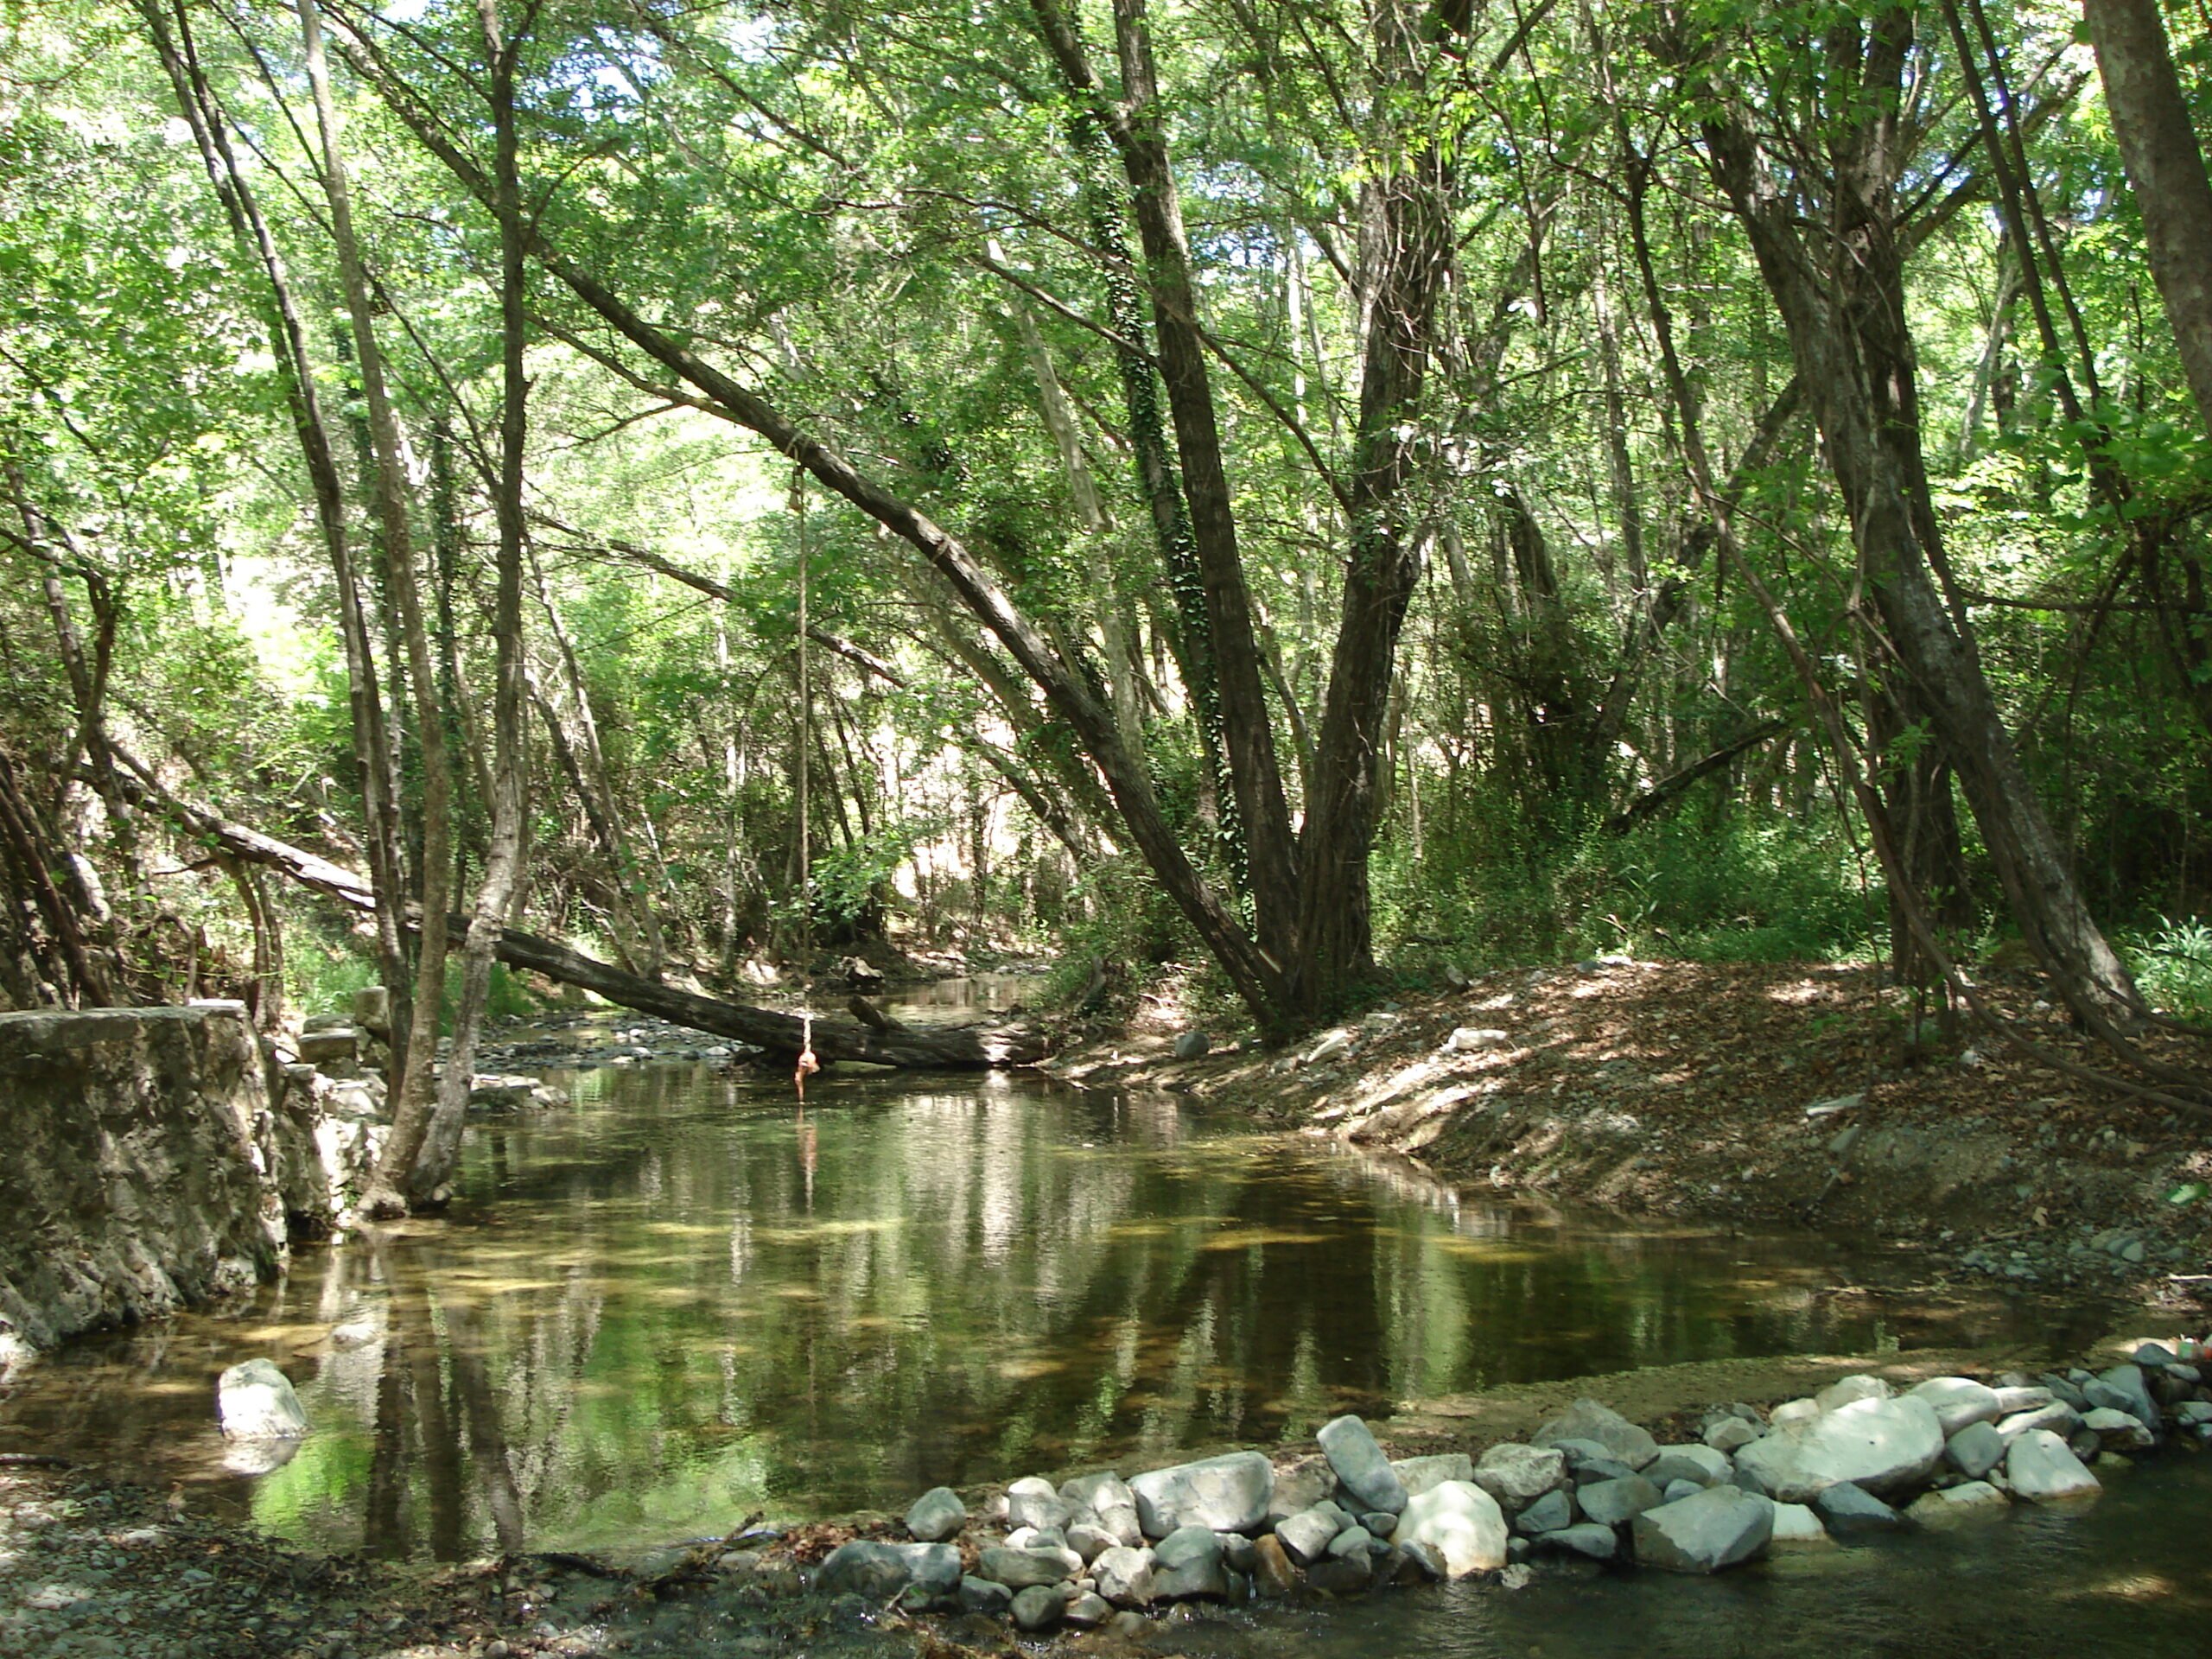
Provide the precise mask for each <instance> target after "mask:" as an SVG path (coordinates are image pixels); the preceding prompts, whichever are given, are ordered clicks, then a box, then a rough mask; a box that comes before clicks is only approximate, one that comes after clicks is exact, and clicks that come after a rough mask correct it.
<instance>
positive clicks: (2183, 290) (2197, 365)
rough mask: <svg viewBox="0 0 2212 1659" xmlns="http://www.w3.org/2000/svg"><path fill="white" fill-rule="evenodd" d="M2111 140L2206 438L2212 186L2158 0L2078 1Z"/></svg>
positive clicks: (2209, 422)
mask: <svg viewBox="0 0 2212 1659" xmlns="http://www.w3.org/2000/svg"><path fill="white" fill-rule="evenodd" d="M2082 16H2085V17H2086V18H2088V23H2089V38H2090V40H2091V41H2094V43H2095V45H2096V49H2097V70H2098V73H2100V74H2101V75H2102V77H2103V78H2104V83H2105V104H2106V106H2107V108H2108V109H2109V110H2110V111H2112V130H2113V137H2116V138H2118V139H2119V140H2120V160H2121V161H2122V162H2125V163H2126V168H2127V181H2128V182H2129V183H2130V184H2132V185H2133V186H2134V187H2135V202H2136V206H2137V207H2139V208H2140V209H2141V211H2142V214H2143V239H2144V240H2145V243H2147V244H2148V245H2149V247H2150V252H2151V275H2152V277H2153V278H2154V279H2155V280H2156V281H2157V283H2158V296H2159V298H2161V299H2162V300H2164V302H2165V304H2166V318H2167V321H2170V322H2171V324H2172V325H2173V331H2174V342H2175V344H2176V345H2177V346H2180V348H2181V364H2182V370H2183V372H2184V373H2185V374H2187V376H2188V377H2189V388H2190V391H2191V392H2192V393H2194V394H2195V395H2196V413H2197V418H2198V419H2199V420H2200V421H2202V423H2204V429H2205V430H2206V432H2207V433H2212V181H2208V179H2207V177H2206V175H2205V170H2204V151H2203V149H2202V147H2201V146H2200V145H2199V144H2198V143H2197V139H2196V128H2195V127H2194V126H2193V125H2192V124H2190V118H2189V104H2188V100H2187V99H2185V98H2183V95H2182V89H2181V78H2180V77H2179V76H2178V75H2177V74H2176V73H2174V60H2173V54H2172V53H2171V51H2169V50H2168V48H2167V45H2166V29H2165V22H2164V19H2163V18H2161V17H2160V16H2159V15H2158V0H2082Z"/></svg>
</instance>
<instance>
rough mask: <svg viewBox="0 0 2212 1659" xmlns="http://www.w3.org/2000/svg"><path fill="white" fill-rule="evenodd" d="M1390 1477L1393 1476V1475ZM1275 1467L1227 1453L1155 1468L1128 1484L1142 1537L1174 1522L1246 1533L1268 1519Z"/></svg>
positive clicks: (1158, 1534) (1165, 1530) (1257, 1457)
mask: <svg viewBox="0 0 2212 1659" xmlns="http://www.w3.org/2000/svg"><path fill="white" fill-rule="evenodd" d="M1394 1478H1395V1477H1394ZM1273 1489H1274V1468H1273V1466H1272V1465H1269V1464H1268V1459H1267V1457H1266V1454H1265V1453H1263V1452H1230V1453H1229V1454H1228V1455H1227V1456H1225V1457H1219V1458H1205V1459H1200V1460H1199V1461H1198V1462H1196V1463H1183V1464H1178V1465H1175V1466H1174V1467H1173V1468H1172V1469H1154V1470H1153V1471H1151V1472H1149V1473H1148V1474H1142V1475H1139V1476H1138V1477H1137V1478H1135V1480H1133V1481H1131V1482H1130V1483H1129V1491H1130V1492H1131V1493H1132V1494H1134V1495H1135V1498H1136V1504H1137V1523H1138V1525H1140V1526H1141V1528H1142V1529H1144V1535H1145V1536H1146V1537H1147V1538H1165V1537H1166V1535H1168V1534H1169V1533H1171V1532H1173V1531H1174V1530H1176V1529H1178V1528H1179V1527H1190V1526H1195V1527H1201V1528H1204V1529H1205V1530H1207V1531H1208V1532H1249V1531H1250V1530H1251V1529H1253V1528H1255V1527H1256V1526H1258V1525H1259V1524H1260V1522H1262V1521H1263V1520H1265V1519H1266V1518H1267V1513H1268V1494H1269V1493H1270V1492H1271V1491H1272V1490H1273Z"/></svg>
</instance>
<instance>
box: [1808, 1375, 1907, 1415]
mask: <svg viewBox="0 0 2212 1659" xmlns="http://www.w3.org/2000/svg"><path fill="white" fill-rule="evenodd" d="M1896 1392H1897V1390H1896V1389H1893V1388H1891V1386H1890V1385H1889V1383H1888V1382H1887V1381H1885V1379H1883V1378H1881V1377H1878V1376H1869V1375H1868V1374H1867V1373H1866V1372H1864V1371H1862V1372H1860V1373H1859V1374H1858V1375H1857V1376H1841V1377H1838V1378H1837V1379H1836V1380H1835V1381H1834V1382H1833V1383H1829V1384H1828V1385H1827V1387H1826V1388H1825V1389H1821V1391H1820V1392H1819V1393H1818V1394H1816V1395H1814V1396H1813V1403H1814V1404H1815V1405H1816V1406H1818V1407H1819V1408H1821V1410H1822V1411H1834V1410H1835V1409H1836V1408H1838V1407H1839V1406H1847V1405H1849V1404H1851V1402H1853V1401H1854V1400H1887V1399H1888V1398H1890V1397H1891V1395H1894V1394H1895V1393H1896Z"/></svg>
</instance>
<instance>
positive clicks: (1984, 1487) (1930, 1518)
mask: <svg viewBox="0 0 2212 1659" xmlns="http://www.w3.org/2000/svg"><path fill="white" fill-rule="evenodd" d="M2007 1501H2008V1500H2007V1499H2006V1497H2005V1494H2004V1493H2002V1492H2000V1491H1998V1490H1997V1489H1996V1488H1995V1487H1994V1486H1993V1485H1991V1484H1989V1483H1988V1482H1987V1481H1986V1480H1970V1481H1967V1483H1966V1484H1964V1485H1962V1486H1946V1487H1944V1488H1943V1489H1942V1491H1934V1492H1923V1493H1922V1494H1921V1495H1920V1496H1919V1497H1916V1498H1915V1499H1914V1500H1913V1502H1912V1504H1911V1506H1910V1508H1908V1509H1907V1510H1905V1516H1906V1518H1907V1519H1908V1520H1912V1521H1917V1522H1920V1524H1921V1525H1923V1527H1940V1526H1942V1525H1943V1524H1944V1523H1945V1522H1950V1521H1957V1520H1961V1519H1962V1518H1964V1517H1966V1516H1977V1515H1980V1516H1987V1515H1993V1514H1995V1513H1996V1512H1997V1511H1999V1510H2002V1509H2003V1508H2004V1507H2005V1503H2007Z"/></svg>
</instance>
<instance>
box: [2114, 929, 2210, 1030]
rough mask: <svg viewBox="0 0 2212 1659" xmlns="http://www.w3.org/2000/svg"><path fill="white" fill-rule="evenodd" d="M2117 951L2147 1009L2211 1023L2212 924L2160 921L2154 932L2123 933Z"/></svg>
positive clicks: (2148, 930) (2182, 1018)
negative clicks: (2146, 999)
mask: <svg viewBox="0 0 2212 1659" xmlns="http://www.w3.org/2000/svg"><path fill="white" fill-rule="evenodd" d="M2120 950H2121V952H2122V954H2123V955H2125V956H2126V958H2127V965H2128V968H2129V969H2130V970H2131V971H2133V974H2134V975H2135V982H2136V984H2137V986H2138V987H2139V988H2140V989H2141V990H2142V992H2143V995H2145V996H2146V997H2147V998H2149V999H2150V1002H2151V1006H2152V1007H2154V1008H2159V1009H2162V1010H2164V1012H2165V1013H2167V1014H2172V1015H2174V1016H2175V1017H2176V1018H2177V1019H2181V1020H2212V922H2207V921H2205V920H2204V919H2203V918H2202V917H2196V916H2191V917H2186V918H2183V919H2182V920H2179V921H2175V920H2173V919H2171V918H2167V917H2161V918H2159V919H2158V925H2157V926H2156V927H2154V928H2145V929H2144V930H2142V931H2138V932H2133V933H2129V934H2126V935H2124V936H2123V937H2122V938H2121V939H2120Z"/></svg>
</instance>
